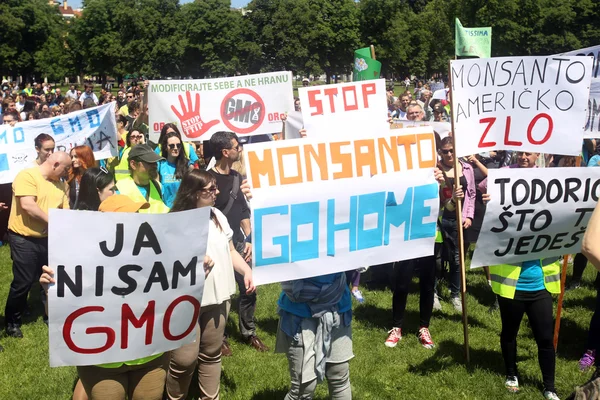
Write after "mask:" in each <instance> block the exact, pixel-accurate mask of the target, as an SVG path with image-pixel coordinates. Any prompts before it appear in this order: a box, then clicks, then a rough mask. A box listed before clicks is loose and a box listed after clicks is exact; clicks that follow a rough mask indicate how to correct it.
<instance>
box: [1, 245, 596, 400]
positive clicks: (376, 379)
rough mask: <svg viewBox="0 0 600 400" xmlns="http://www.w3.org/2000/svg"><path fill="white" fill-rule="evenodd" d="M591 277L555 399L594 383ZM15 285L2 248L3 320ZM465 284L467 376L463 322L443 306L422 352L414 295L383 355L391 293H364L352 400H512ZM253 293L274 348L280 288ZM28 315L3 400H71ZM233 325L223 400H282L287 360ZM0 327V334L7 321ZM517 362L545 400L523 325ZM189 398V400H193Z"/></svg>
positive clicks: (562, 354) (486, 316)
mask: <svg viewBox="0 0 600 400" xmlns="http://www.w3.org/2000/svg"><path fill="white" fill-rule="evenodd" d="M379 268H381V267H379ZM371 271H372V270H371ZM569 274H570V272H569ZM594 274H595V272H594V271H593V270H592V267H591V266H588V268H587V270H586V273H585V275H584V287H583V288H581V289H578V290H576V291H574V292H567V295H566V302H565V308H564V309H563V320H562V329H561V336H560V342H559V347H558V358H557V373H556V383H557V389H558V393H559V396H561V398H563V397H567V395H568V394H570V393H571V391H572V389H573V387H574V386H575V385H577V384H581V383H583V382H584V381H585V380H586V379H587V377H588V376H589V375H590V374H591V372H590V373H588V374H581V373H580V372H579V371H578V369H577V360H578V359H579V357H580V355H581V352H582V350H583V348H584V346H585V342H586V338H587V328H588V324H589V321H590V318H591V315H592V311H593V307H594V304H595V291H594V290H593V289H592V281H593V278H594V277H595V275H594ZM367 275H368V273H367ZM11 279H12V273H11V262H10V256H9V249H8V247H7V246H4V247H2V248H0V282H2V284H1V285H0V310H4V304H5V301H6V295H7V293H8V288H9V285H10V282H11ZM366 279H368V276H365V275H363V280H366ZM467 281H468V283H467V286H468V290H469V294H468V308H469V313H470V317H469V328H470V329H469V333H470V345H471V365H470V366H466V365H465V362H464V356H463V329H462V323H461V316H460V314H459V313H456V312H454V311H453V309H451V307H450V305H449V303H447V302H444V303H443V306H444V310H443V311H442V312H434V315H433V319H432V323H431V333H432V336H433V339H434V341H435V342H436V344H437V346H436V348H435V349H434V350H426V349H424V348H422V347H421V346H420V345H419V343H418V342H417V338H416V336H415V335H414V333H415V332H416V330H417V328H418V316H419V310H418V296H416V295H412V294H411V295H410V296H409V303H408V310H407V318H406V321H405V327H404V331H405V337H404V340H402V342H400V343H399V344H398V346H397V347H396V348H394V349H389V348H387V347H385V346H384V344H383V343H384V341H385V338H386V333H387V330H388V329H390V328H391V326H390V321H391V292H390V291H389V289H368V288H367V287H365V286H364V285H363V287H362V289H363V294H364V295H365V298H366V302H365V303H364V304H362V305H355V308H354V320H353V336H354V352H355V354H356V357H355V358H354V359H353V360H352V361H351V363H350V371H351V382H352V389H353V394H354V399H378V400H379V399H446V398H447V399H486V400H491V399H515V396H514V395H510V394H508V393H506V392H505V389H504V372H503V371H504V366H503V361H502V356H501V354H500V343H499V332H500V316H499V313H498V312H495V313H492V314H490V313H488V307H489V306H490V305H491V304H492V301H493V297H492V295H491V293H490V290H489V289H488V287H487V283H486V281H485V279H484V276H483V272H482V271H480V270H477V271H474V272H472V271H470V272H468V275H467ZM416 282H417V281H416V280H415V282H413V292H414V290H416V289H417V288H418V286H417V283H416ZM258 292H259V301H258V308H257V312H256V317H257V320H258V328H259V332H258V333H259V335H260V337H261V338H263V340H264V341H265V343H266V344H267V345H268V346H270V347H271V348H273V347H274V345H275V331H276V328H277V315H276V301H277V296H278V294H279V287H278V285H268V286H263V287H260V288H259V291H258ZM443 292H444V293H445V292H446V289H445V288H444V290H443ZM30 306H31V307H32V309H33V313H32V316H31V317H29V318H28V319H26V320H25V324H24V325H23V333H24V335H25V338H23V339H12V338H6V337H4V336H2V339H1V340H0V342H1V343H2V345H3V346H4V347H5V351H4V352H3V353H0V399H19V400H20V399H32V400H34V399H35V400H37V399H69V398H70V395H71V393H72V388H73V386H74V384H75V381H76V379H77V376H76V371H75V368H50V367H49V365H48V334H47V328H46V325H44V323H43V322H42V318H41V315H40V311H41V306H40V303H39V301H38V296H37V290H33V291H32V296H31V299H30ZM236 321H237V314H236V312H235V310H234V311H233V312H232V315H231V317H230V319H229V330H230V332H231V333H232V336H233V337H232V341H231V342H232V348H233V356H232V357H230V358H226V359H225V360H224V363H223V376H222V380H221V382H222V386H221V395H222V398H223V399H225V400H227V399H240V400H242V399H243V400H248V399H255V400H256V399H282V398H283V396H284V395H285V393H286V391H287V388H288V379H289V378H288V371H287V361H286V358H285V356H284V355H282V354H273V353H272V352H269V353H264V354H259V353H257V352H256V351H254V350H253V349H251V348H250V347H248V346H246V345H244V344H241V343H240V341H239V332H238V330H237V322H236ZM0 324H1V326H4V320H3V317H0ZM518 360H519V367H520V373H521V376H522V382H521V388H522V389H521V393H520V394H519V395H518V397H516V398H518V399H521V400H523V399H541V398H542V395H541V393H540V390H541V373H540V371H539V367H538V363H537V350H536V345H535V342H534V340H533V338H532V334H531V330H530V329H529V327H528V326H527V324H526V323H523V325H522V328H521V331H520V336H519V353H518ZM195 393H197V392H193V393H192V394H191V396H190V397H189V398H190V399H191V398H194V399H195V398H196V397H195V396H194V394H195ZM316 398H317V399H326V398H327V388H326V385H319V387H318V389H317V396H316Z"/></svg>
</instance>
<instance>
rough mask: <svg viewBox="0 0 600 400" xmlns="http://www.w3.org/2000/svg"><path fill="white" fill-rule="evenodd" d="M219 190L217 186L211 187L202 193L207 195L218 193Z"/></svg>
mask: <svg viewBox="0 0 600 400" xmlns="http://www.w3.org/2000/svg"><path fill="white" fill-rule="evenodd" d="M217 190H218V188H217V186H216V185H215V186H211V187H209V188H206V189H202V191H203V192H205V193H216V192H217Z"/></svg>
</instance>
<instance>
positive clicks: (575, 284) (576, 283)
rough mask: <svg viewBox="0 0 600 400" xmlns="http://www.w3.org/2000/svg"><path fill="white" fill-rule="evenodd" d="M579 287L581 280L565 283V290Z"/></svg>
mask: <svg viewBox="0 0 600 400" xmlns="http://www.w3.org/2000/svg"><path fill="white" fill-rule="evenodd" d="M580 287H581V281H573V282H571V283H570V284H569V285H567V287H566V288H565V290H575V289H579V288H580Z"/></svg>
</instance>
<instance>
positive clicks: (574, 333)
mask: <svg viewBox="0 0 600 400" xmlns="http://www.w3.org/2000/svg"><path fill="white" fill-rule="evenodd" d="M587 337H588V331H587V328H582V327H581V326H580V325H579V324H578V323H577V322H575V321H573V320H572V319H570V318H569V317H564V316H563V317H562V318H561V319H560V331H559V335H558V345H557V350H556V353H557V354H556V355H557V357H560V358H562V359H565V360H579V358H580V357H581V356H582V355H583V352H584V351H585V347H586V345H587ZM575 338H576V339H575Z"/></svg>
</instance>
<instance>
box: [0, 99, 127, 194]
mask: <svg viewBox="0 0 600 400" xmlns="http://www.w3.org/2000/svg"><path fill="white" fill-rule="evenodd" d="M40 133H45V134H48V135H50V136H52V137H53V138H54V141H55V142H56V148H55V151H66V152H69V151H70V150H71V149H72V148H73V147H75V146H80V145H87V146H90V147H91V148H92V151H93V152H94V157H95V158H96V160H103V159H105V158H109V157H114V156H116V155H117V151H118V149H117V124H116V121H115V103H108V104H105V105H102V106H100V107H94V108H87V109H85V110H81V111H74V112H71V113H69V114H65V115H59V116H57V117H54V118H45V119H36V120H32V121H25V122H19V123H17V124H15V126H14V127H11V126H10V125H2V126H0V183H10V182H12V181H13V180H14V179H15V176H17V174H18V173H19V171H21V170H22V169H25V168H28V167H32V166H34V162H35V159H36V157H37V154H36V151H35V144H34V139H35V138H36V137H37V136H38V135H39V134H40Z"/></svg>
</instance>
